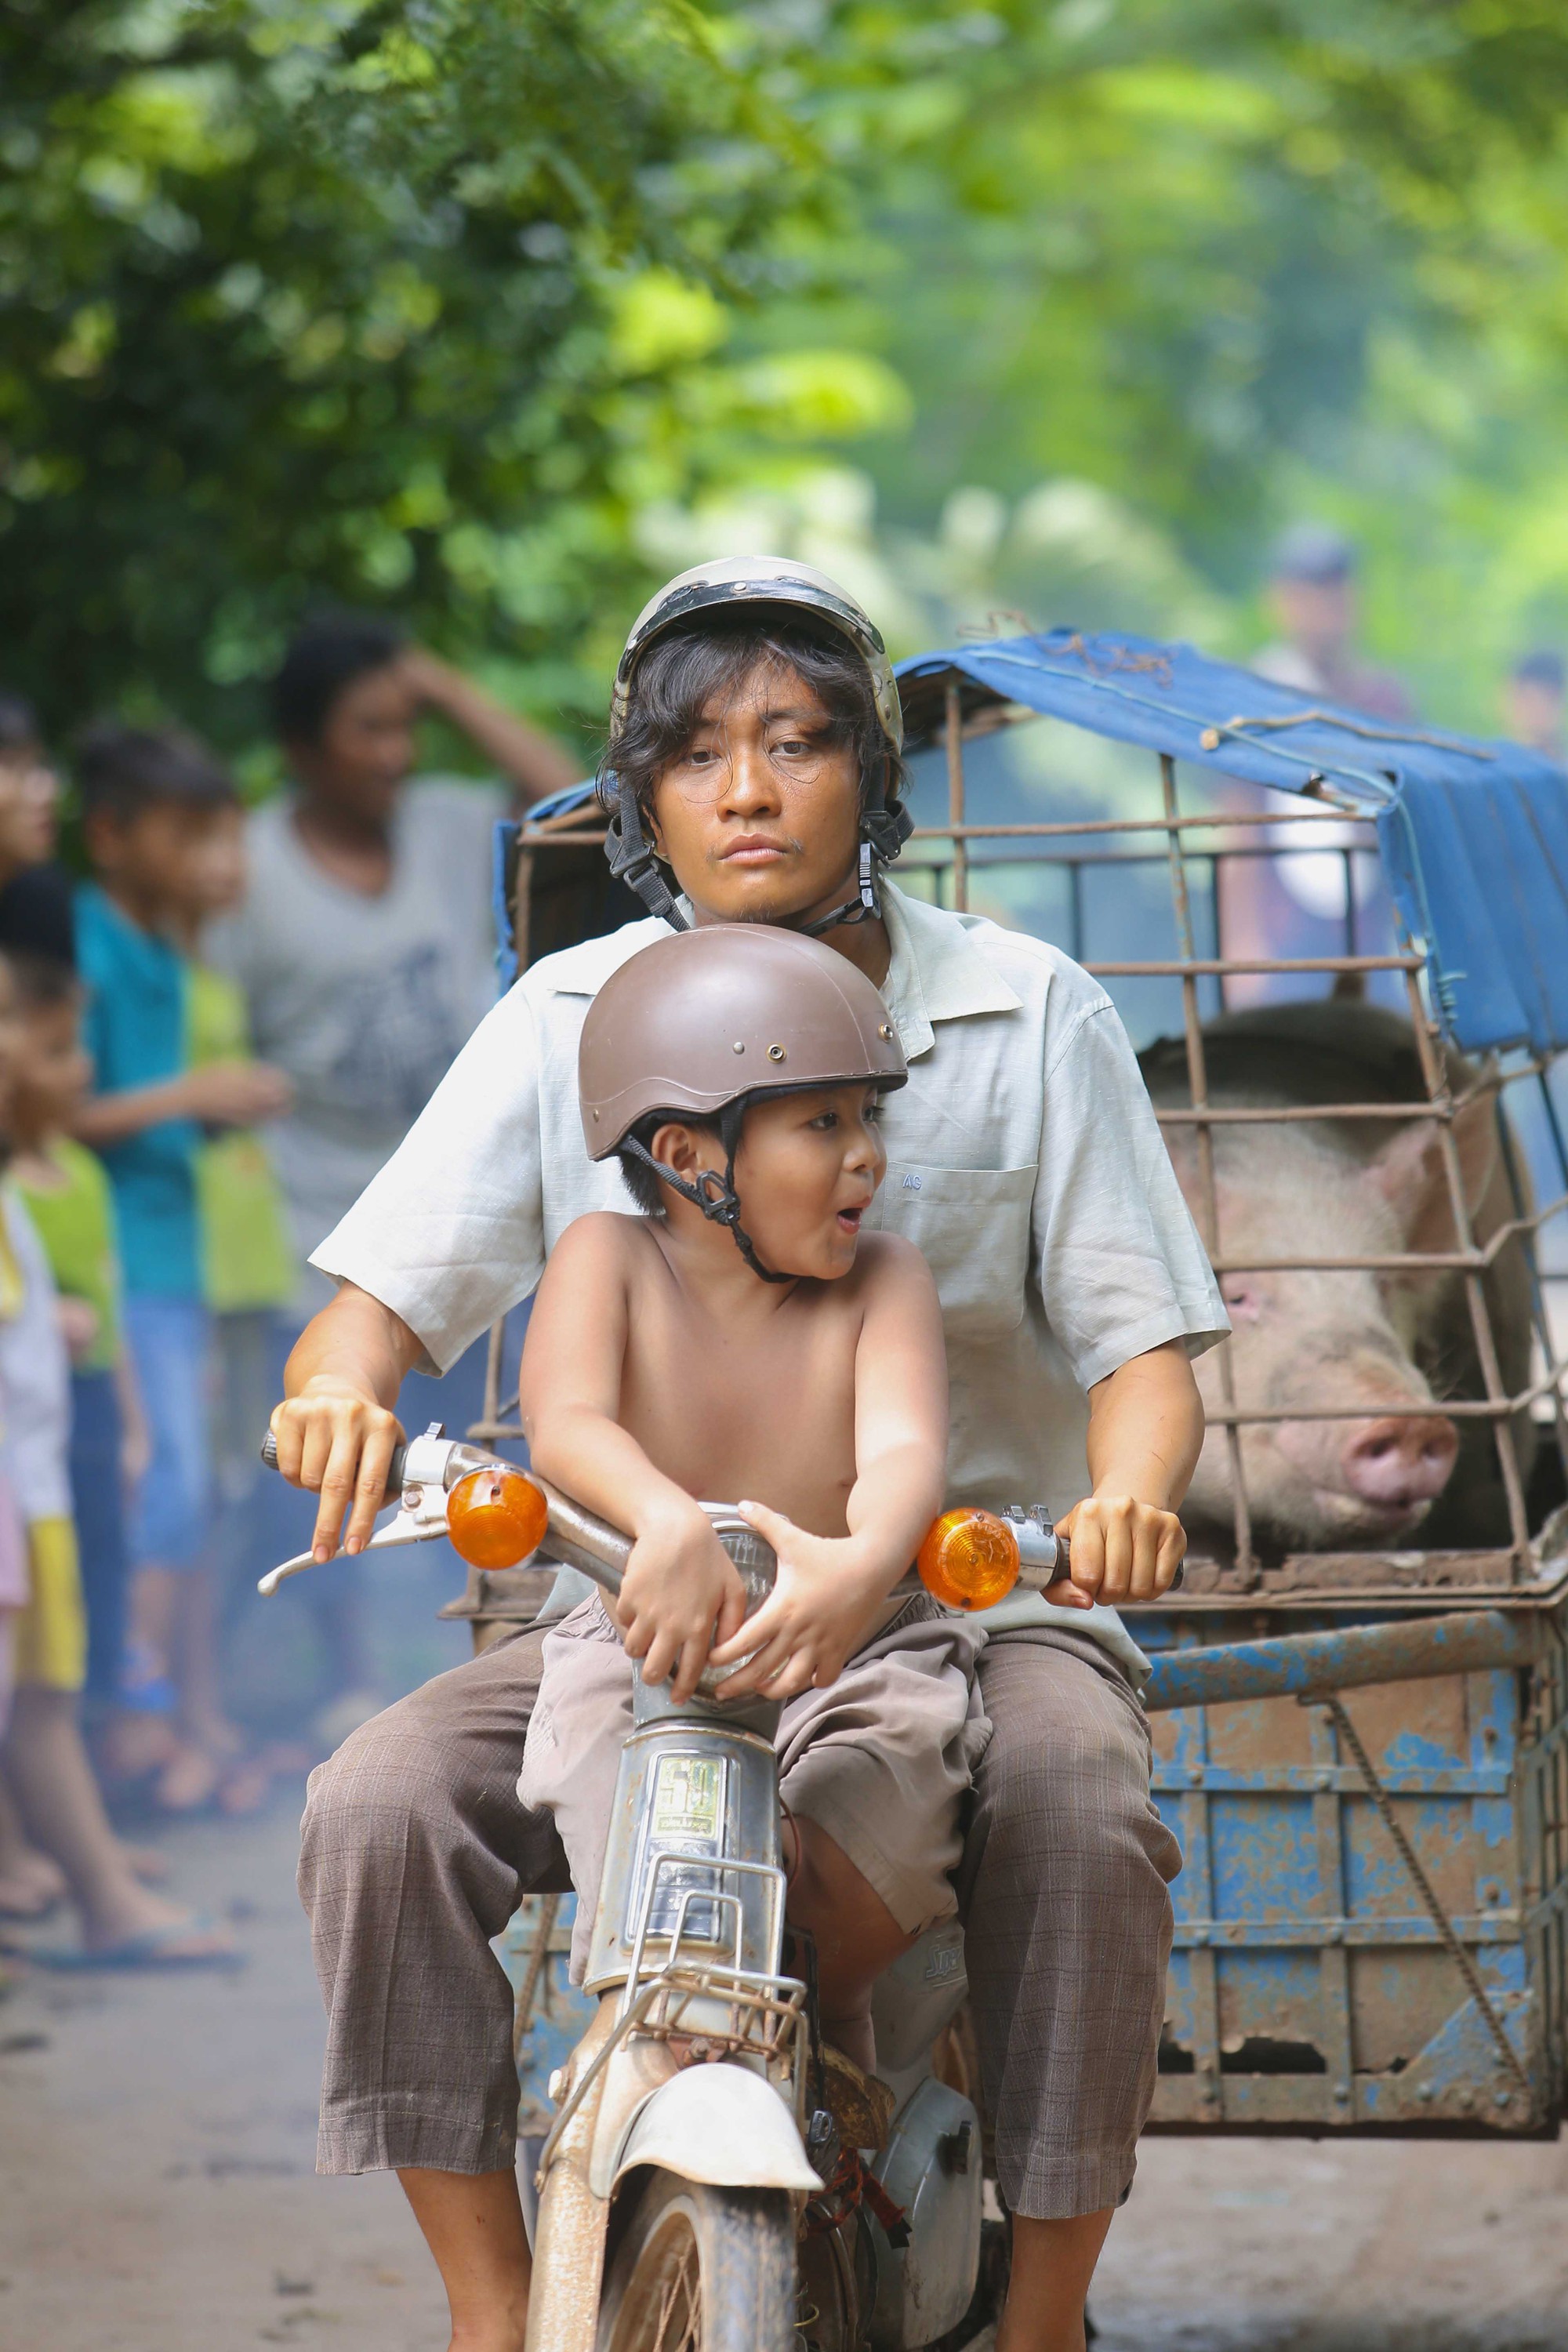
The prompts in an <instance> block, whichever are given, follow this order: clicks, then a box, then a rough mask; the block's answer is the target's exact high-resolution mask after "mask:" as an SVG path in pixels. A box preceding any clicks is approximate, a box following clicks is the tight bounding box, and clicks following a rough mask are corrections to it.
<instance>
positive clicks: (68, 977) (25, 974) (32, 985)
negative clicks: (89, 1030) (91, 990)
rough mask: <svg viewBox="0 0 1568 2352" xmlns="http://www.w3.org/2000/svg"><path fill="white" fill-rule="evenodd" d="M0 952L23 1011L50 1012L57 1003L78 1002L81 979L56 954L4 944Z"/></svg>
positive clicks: (80, 992) (17, 1000) (80, 991)
mask: <svg viewBox="0 0 1568 2352" xmlns="http://www.w3.org/2000/svg"><path fill="white" fill-rule="evenodd" d="M0 953H3V954H4V956H5V965H6V969H7V970H8V971H9V972H10V974H11V980H12V983H13V985H14V986H15V988H16V1002H17V1003H18V1004H19V1005H20V1006H21V1008H22V1010H23V1012H24V1013H52V1012H53V1011H54V1010H55V1008H56V1007H57V1006H58V1005H61V1004H77V1003H80V1001H81V994H82V985H81V982H80V981H79V979H78V977H77V974H76V971H75V970H74V969H73V967H72V966H71V965H70V964H68V963H64V962H62V961H61V960H60V958H59V957H58V956H52V955H40V954H38V953H37V950H34V949H32V948H5V949H4V950H0Z"/></svg>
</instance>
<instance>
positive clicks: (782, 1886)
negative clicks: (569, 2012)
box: [621, 1853, 789, 2016]
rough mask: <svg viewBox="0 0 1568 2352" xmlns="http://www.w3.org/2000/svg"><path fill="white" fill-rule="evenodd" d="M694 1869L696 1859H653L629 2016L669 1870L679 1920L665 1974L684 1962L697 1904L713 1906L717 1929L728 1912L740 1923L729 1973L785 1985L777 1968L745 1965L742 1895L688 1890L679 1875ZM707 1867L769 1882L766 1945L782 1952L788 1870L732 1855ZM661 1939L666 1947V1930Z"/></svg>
mask: <svg viewBox="0 0 1568 2352" xmlns="http://www.w3.org/2000/svg"><path fill="white" fill-rule="evenodd" d="M692 1866H693V1865H692V1861H691V1857H690V1855H689V1854H684V1853H656V1854H655V1855H654V1856H653V1859H652V1866H651V1868H650V1869H649V1871H648V1875H647V1886H646V1887H645V1888H644V1890H643V1899H642V1904H641V1906H640V1914H639V1916H638V1919H637V1935H636V1937H634V1938H633V1942H632V1965H631V1973H630V1975H629V1976H628V1977H627V1979H626V1990H625V1991H624V1992H623V1993H622V1995H621V2013H622V2015H623V2016H624V2015H625V2013H626V2010H627V2009H628V2008H629V2007H630V2006H631V2003H632V2000H633V1999H634V1998H635V1996H636V1993H637V1986H638V1984H639V1983H640V1982H641V1980H642V1973H643V1959H644V1956H645V1954H646V1952H647V1940H648V1937H649V1934H650V1933H651V1932H652V1928H651V1923H652V1921H653V1919H654V1917H655V1915H656V1913H657V1910H658V1898H659V1895H660V1893H661V1891H662V1890H661V1888H660V1885H659V1881H660V1879H661V1878H662V1877H663V1876H664V1875H665V1874H666V1873H667V1872H668V1874H669V1876H670V1878H671V1880H672V1882H673V1884H672V1885H671V1888H670V1892H671V1894H672V1895H674V1897H675V1920H674V1925H673V1927H671V1929H670V1932H669V1938H668V1941H669V1950H668V1955H667V1957H666V1960H665V1965H664V1970H663V1971H662V1973H668V1970H669V1969H672V1968H673V1967H674V1966H675V1965H676V1963H677V1962H678V1961H679V1958H680V1947H681V1941H682V1938H683V1937H684V1936H685V1934H686V1930H687V1919H688V1916H689V1913H690V1912H691V1910H692V1908H693V1907H694V1906H696V1905H697V1904H704V1905H711V1906H712V1909H713V1914H714V1927H715V1929H717V1927H718V1924H719V1920H720V1919H721V1917H722V1916H723V1915H724V1914H725V1913H726V1912H728V1913H729V1914H730V1915H731V1917H732V1918H733V1920H734V1923H735V1941H734V1944H733V1947H732V1948H731V1954H730V1958H729V1960H728V1962H727V1963H726V1964H724V1965H725V1966H726V1968H727V1973H728V1974H730V1975H731V1976H732V1977H735V1978H737V1979H744V1980H746V1981H748V1982H752V1983H758V1984H766V1983H776V1982H778V1981H780V1979H779V1978H778V1977H777V1975H776V1973H775V1972H773V1971H772V1970H758V1969H747V1968H746V1967H745V1966H744V1965H743V1962H742V1948H743V1941H744V1936H745V1925H746V1923H745V1915H744V1911H743V1908H742V1902H741V1898H740V1896H739V1895H735V1894H731V1893H730V1892H729V1890H728V1889H727V1888H724V1887H723V1886H722V1885H720V1886H719V1887H706V1886H683V1885H680V1883H679V1879H678V1878H677V1877H676V1874H677V1873H678V1872H679V1871H689V1870H690V1869H691V1868H692ZM701 1866H703V1867H706V1868H709V1869H710V1870H711V1872H712V1874H713V1875H714V1876H715V1877H716V1878H718V1879H719V1880H721V1881H722V1880H724V1879H726V1878H755V1879H760V1880H761V1881H762V1882H763V1892H764V1894H765V1895H766V1896H767V1898H768V1918H767V1926H766V1928H765V1929H764V1931H763V1937H762V1938H761V1941H762V1943H763V1948H764V1949H765V1950H767V1951H770V1952H772V1953H773V1954H774V1955H777V1954H778V1953H780V1952H782V1950H783V1948H784V1904H785V1901H786V1899H787V1896H788V1892H789V1881H788V1880H787V1879H786V1878H785V1876H784V1872H783V1871H782V1870H781V1869H780V1868H779V1866H778V1864H777V1863H772V1862H741V1861H736V1860H733V1859H731V1857H730V1856H729V1855H725V1856H724V1858H723V1859H722V1860H717V1859H716V1860H715V1861H713V1862H712V1863H711V1864H704V1865H701ZM657 1940H658V1942H660V1943H662V1942H663V1941H664V1940H665V1937H664V1932H663V1930H662V1929H660V1930H659V1932H658V1937H657ZM702 1940H703V1942H704V1944H708V1945H711V1944H715V1943H717V1942H718V1940H719V1938H718V1935H717V1933H715V1934H714V1935H712V1936H705V1937H703V1939H702ZM697 1965H698V1966H704V1965H706V1963H704V1962H698V1963H697Z"/></svg>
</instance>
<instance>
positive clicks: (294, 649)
mask: <svg viewBox="0 0 1568 2352" xmlns="http://www.w3.org/2000/svg"><path fill="white" fill-rule="evenodd" d="M407 643H408V639H407V636H406V635H405V632H404V631H403V630H402V629H400V628H399V627H398V625H397V624H396V622H395V621H389V620H387V619H385V618H384V616H383V615H382V614H379V613H314V614H311V616H310V619H309V620H308V621H306V622H305V623H304V625H303V626H302V627H300V628H299V629H298V630H296V632H295V634H294V635H293V636H292V637H291V638H290V640H289V649H288V651H287V652H286V653H285V655H284V656H283V662H282V667H280V668H279V672H278V675H277V677H275V678H274V679H273V681H272V719H273V724H274V725H275V726H276V728H277V730H278V732H279V736H280V737H281V739H282V740H283V741H284V742H285V743H319V742H320V741H321V736H322V733H323V732H324V730H325V728H326V724H327V720H328V719H329V718H330V717H331V709H332V705H333V703H334V702H336V700H337V698H338V697H339V695H340V694H342V690H343V688H344V687H345V686H352V685H353V681H354V679H355V678H356V677H364V676H365V674H366V672H367V671H370V670H373V669H385V668H387V667H389V665H390V664H391V663H393V662H395V660H396V659H397V657H398V656H399V654H401V653H402V652H403V651H404V649H405V646H407Z"/></svg>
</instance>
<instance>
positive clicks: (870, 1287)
mask: <svg viewBox="0 0 1568 2352" xmlns="http://www.w3.org/2000/svg"><path fill="white" fill-rule="evenodd" d="M855 1275H856V1279H857V1281H858V1283H859V1284H860V1285H862V1286H864V1287H865V1288H866V1289H867V1291H868V1293H870V1292H872V1291H876V1292H879V1293H887V1292H889V1291H895V1290H901V1291H910V1290H921V1291H930V1292H931V1293H933V1294H934V1292H935V1289H936V1283H935V1279H934V1277H933V1276H932V1274H931V1268H930V1266H929V1265H927V1264H926V1262H925V1259H924V1258H923V1257H922V1256H921V1253H920V1251H919V1250H918V1249H917V1248H916V1247H915V1245H914V1244H913V1242H911V1241H906V1240H905V1238H904V1236H903V1234H861V1236H860V1243H859V1247H858V1249H857V1250H856V1252H855Z"/></svg>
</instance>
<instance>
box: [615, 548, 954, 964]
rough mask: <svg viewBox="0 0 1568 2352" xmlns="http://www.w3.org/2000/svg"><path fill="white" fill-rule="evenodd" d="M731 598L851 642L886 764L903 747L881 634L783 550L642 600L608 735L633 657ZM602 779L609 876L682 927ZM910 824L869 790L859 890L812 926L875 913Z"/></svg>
mask: <svg viewBox="0 0 1568 2352" xmlns="http://www.w3.org/2000/svg"><path fill="white" fill-rule="evenodd" d="M737 604H761V605H784V606H787V607H788V608H790V609H791V610H792V611H795V612H803V613H810V614H814V615H815V616H816V618H817V619H818V620H821V621H823V622H826V625H827V626H828V627H829V628H831V629H832V630H834V631H835V632H836V634H837V635H839V636H841V637H842V638H844V640H845V641H846V643H847V645H849V646H852V647H853V649H854V651H855V652H856V653H857V654H858V656H859V657H860V659H861V661H862V662H863V663H864V664H865V667H866V671H867V675H868V677H869V679H870V682H871V693H872V698H873V700H874V701H875V703H876V707H877V717H878V719H879V721H880V722H881V728H882V733H883V735H884V737H885V738H886V739H887V743H888V749H889V754H890V760H889V766H890V767H891V766H892V765H893V763H895V762H896V761H897V760H898V756H899V753H900V751H901V749H902V747H903V740H904V719H903V711H902V709H901V708H900V703H899V689H898V684H897V681H896V680H895V678H894V677H893V666H892V663H891V662H890V661H889V659H888V648H887V646H885V645H884V644H883V643H882V637H881V633H880V631H879V629H878V628H877V625H876V624H875V623H874V622H873V621H872V620H871V618H870V616H869V614H867V613H865V612H863V611H862V609H861V607H860V606H859V605H858V604H857V603H856V602H855V599H854V597H853V596H851V595H849V594H847V592H846V591H845V590H844V589H842V588H840V587H839V585H838V583H837V581H835V580H830V579H829V578H828V576H827V574H826V572H818V571H816V569H815V568H814V567H813V566H812V565H811V564H809V563H797V562H795V560H794V558H793V557H791V556H784V555H731V556H721V557H720V559H719V560H718V561H717V562H713V563H699V564H695V565H694V566H693V567H692V569H691V570H690V571H689V572H680V573H679V575H678V576H677V577H676V578H675V579H674V580H672V581H670V582H669V583H668V586H666V587H663V588H661V589H660V590H659V592H658V595H657V596H655V597H653V598H652V599H651V600H650V601H649V602H648V603H647V604H645V605H644V606H643V609H642V611H641V612H640V613H639V614H637V620H636V622H635V623H634V624H633V627H632V633H631V635H630V636H629V637H628V638H627V639H626V651H625V652H624V653H623V654H622V656H621V658H620V662H619V664H618V666H617V667H616V683H615V689H614V692H613V694H612V696H611V699H610V724H611V730H612V735H613V734H614V732H616V731H617V730H619V728H620V726H621V725H622V723H623V721H624V720H625V718H626V710H627V708H628V705H629V703H630V700H631V689H632V679H633V677H634V676H635V674H636V670H637V663H638V662H639V661H640V659H641V658H642V656H643V655H644V654H645V653H646V652H647V648H648V646H650V645H652V644H653V642H654V641H655V639H656V638H658V637H660V636H662V635H664V633H665V631H666V630H667V629H669V628H672V627H673V626H674V625H675V624H676V623H677V622H678V621H683V620H685V619H686V618H687V617H688V616H689V614H693V613H701V612H710V611H714V610H718V609H723V608H730V607H732V606H734V605H737ZM895 772H896V770H895ZM605 783H606V784H610V785H614V787H615V797H616V813H615V814H614V816H613V817H612V818H611V820H610V826H609V835H608V838H607V840H606V842H605V855H606V856H607V857H608V858H609V861H610V871H611V873H612V874H614V875H615V876H616V877H617V879H619V880H621V881H625V882H627V883H629V884H630V885H631V887H632V888H633V889H634V890H635V891H636V892H637V896H638V898H640V899H641V900H642V902H643V904H644V906H645V907H647V908H648V909H649V910H650V912H652V913H653V914H656V915H662V916H663V918H664V919H665V921H666V922H668V923H670V924H672V925H673V926H674V928H675V929H677V930H684V929H686V923H685V919H684V917H683V916H682V915H681V913H680V910H679V908H678V907H677V905H676V903H675V900H674V898H672V896H671V895H670V892H669V889H668V886H667V884H666V882H665V880H664V877H663V876H662V875H661V874H660V873H659V871H658V866H657V864H656V863H655V860H654V856H653V851H652V849H651V848H650V847H649V845H648V843H647V838H646V836H645V835H644V833H643V829H642V817H641V814H640V812H639V810H638V808H637V800H636V795H635V794H634V793H632V791H631V789H630V787H629V786H627V785H626V784H624V783H619V782H617V780H616V779H613V778H611V777H609V776H606V777H605ZM911 822H912V821H911V819H910V815H909V814H908V812H907V810H906V809H905V808H904V806H903V803H902V802H901V801H900V800H899V799H898V797H897V795H896V794H890V793H889V792H888V791H887V789H886V785H885V784H882V785H879V786H873V787H872V788H871V789H870V790H869V791H868V794H867V798H866V805H865V807H864V808H863V810H862V812H861V818H860V871H859V877H858V882H859V887H858V894H857V896H856V897H855V898H852V899H850V900H848V901H847V904H846V905H845V906H843V907H840V908H835V910H834V912H833V913H832V914H831V915H828V916H826V917H825V918H824V919H823V920H822V921H821V922H819V923H814V924H813V925H812V927H811V928H812V930H813V932H818V931H825V930H828V929H832V927H833V926H834V925H835V924H837V923H845V922H860V921H863V920H864V919H865V918H866V917H867V916H868V915H875V914H877V913H879V901H878V896H877V869H878V867H879V866H890V865H891V864H892V862H893V860H894V858H895V857H897V856H898V854H899V852H900V849H901V848H902V847H903V845H904V843H905V842H906V841H907V840H908V839H909V836H910V828H911Z"/></svg>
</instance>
